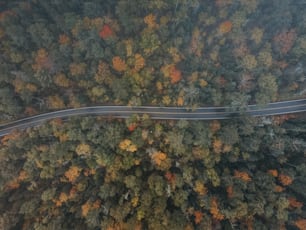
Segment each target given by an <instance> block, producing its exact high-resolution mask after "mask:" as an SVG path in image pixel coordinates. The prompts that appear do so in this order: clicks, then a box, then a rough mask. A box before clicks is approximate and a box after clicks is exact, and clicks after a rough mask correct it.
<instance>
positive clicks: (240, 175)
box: [234, 170, 252, 182]
mask: <svg viewBox="0 0 306 230" xmlns="http://www.w3.org/2000/svg"><path fill="white" fill-rule="evenodd" d="M234 177H235V178H239V179H241V180H243V181H245V182H250V181H251V180H252V178H251V177H250V175H249V174H248V173H247V172H242V171H238V170H235V171H234Z"/></svg>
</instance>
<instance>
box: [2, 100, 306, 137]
mask: <svg viewBox="0 0 306 230" xmlns="http://www.w3.org/2000/svg"><path fill="white" fill-rule="evenodd" d="M305 111H306V99H300V100H291V101H281V102H274V103H269V104H268V105H267V106H266V107H264V108H259V107H258V106H256V105H249V106H248V107H247V108H246V110H245V111H244V112H243V113H244V114H246V115H249V116H271V115H282V114H289V113H298V112H305ZM133 114H140V115H142V114H148V115H149V116H150V117H151V119H165V120H166V119H167V120H180V119H185V120H215V119H230V118H233V117H235V116H237V115H239V112H235V111H230V108H229V107H199V108H196V109H195V110H192V111H191V110H188V109H187V108H184V107H153V106H140V107H131V106H93V107H83V108H75V109H65V110H59V111H55V112H50V113H44V114H39V115H35V116H32V117H28V118H24V119H20V120H17V121H13V122H10V123H7V124H3V125H0V137H1V136H5V135H7V134H9V133H10V132H11V131H13V130H15V129H26V128H29V127H34V126H38V125H40V124H42V123H43V122H45V121H47V120H50V119H54V118H67V117H71V116H85V115H99V116H106V117H114V118H128V117H130V116H131V115H133Z"/></svg>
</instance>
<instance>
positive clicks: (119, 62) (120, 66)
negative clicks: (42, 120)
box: [112, 56, 127, 72]
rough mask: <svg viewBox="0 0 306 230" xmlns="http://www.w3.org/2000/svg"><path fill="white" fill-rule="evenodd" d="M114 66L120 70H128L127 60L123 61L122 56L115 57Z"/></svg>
mask: <svg viewBox="0 0 306 230" xmlns="http://www.w3.org/2000/svg"><path fill="white" fill-rule="evenodd" d="M112 62H113V68H114V70H116V71H118V72H123V71H125V70H126V68H127V66H126V64H125V61H123V60H122V59H121V58H120V57H118V56H116V57H113V60H112Z"/></svg>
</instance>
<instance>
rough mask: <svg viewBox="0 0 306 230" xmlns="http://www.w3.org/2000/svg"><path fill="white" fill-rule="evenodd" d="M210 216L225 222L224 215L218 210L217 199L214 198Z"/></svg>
mask: <svg viewBox="0 0 306 230" xmlns="http://www.w3.org/2000/svg"><path fill="white" fill-rule="evenodd" d="M210 214H211V215H212V217H213V218H214V219H216V220H223V219H224V215H223V214H222V213H221V212H220V210H219V208H218V203H217V198H216V197H213V198H212V199H211V202H210Z"/></svg>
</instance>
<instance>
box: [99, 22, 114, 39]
mask: <svg viewBox="0 0 306 230" xmlns="http://www.w3.org/2000/svg"><path fill="white" fill-rule="evenodd" d="M99 36H100V38H102V39H107V38H110V37H113V36H114V32H113V30H112V29H111V27H110V26H109V25H107V24H105V25H104V26H103V27H102V29H101V30H100V32H99Z"/></svg>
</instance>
